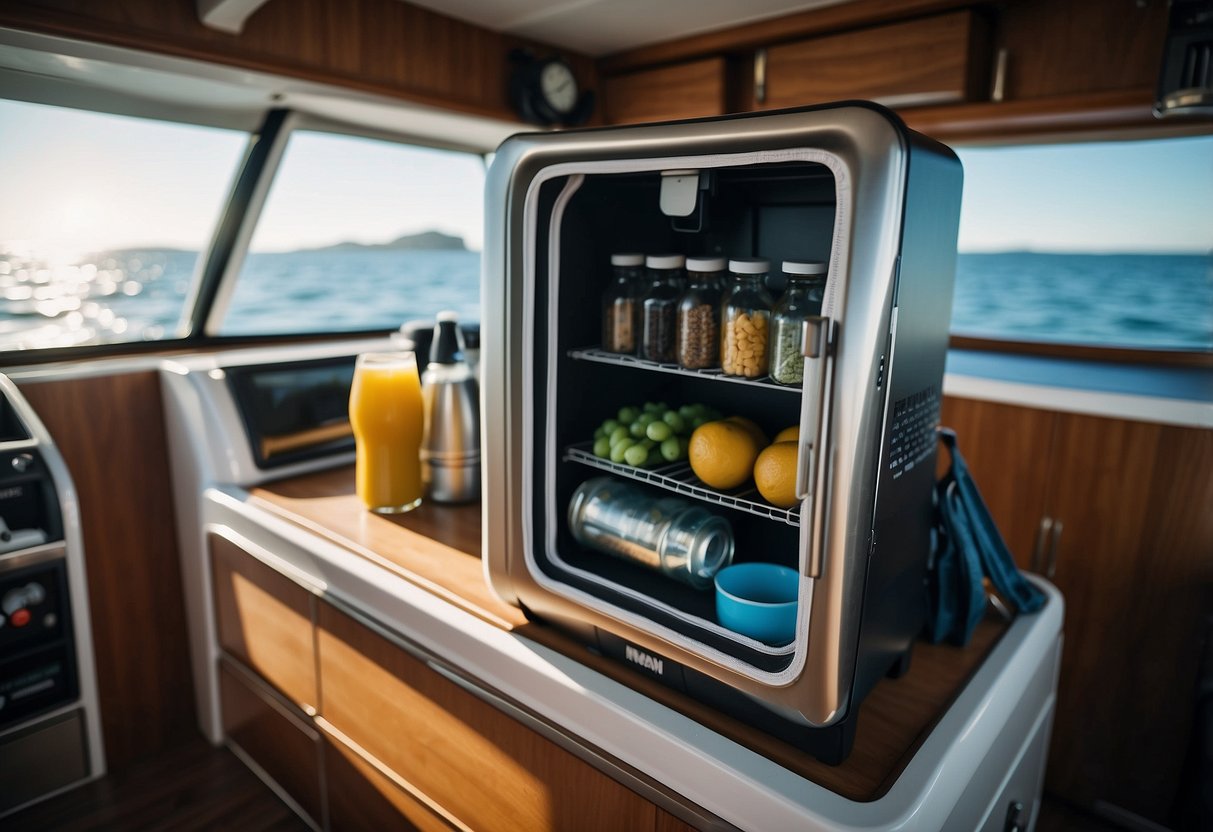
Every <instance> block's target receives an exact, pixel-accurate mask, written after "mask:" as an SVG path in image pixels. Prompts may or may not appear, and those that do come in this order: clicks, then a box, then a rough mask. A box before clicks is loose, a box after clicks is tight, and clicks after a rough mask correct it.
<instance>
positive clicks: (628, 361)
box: [569, 347, 801, 396]
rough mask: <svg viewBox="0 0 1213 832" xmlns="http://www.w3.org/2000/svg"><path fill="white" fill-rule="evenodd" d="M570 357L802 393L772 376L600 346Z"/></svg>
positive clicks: (797, 388)
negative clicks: (690, 365)
mask: <svg viewBox="0 0 1213 832" xmlns="http://www.w3.org/2000/svg"><path fill="white" fill-rule="evenodd" d="M569 358H572V359H575V360H577V361H594V362H597V363H599V364H615V365H618V366H620V367H635V368H637V369H641V370H653V371H654V372H658V373H673V374H674V375H678V376H692V377H696V378H710V379H715V380H716V381H727V382H730V383H732V384H745V385H748V386H750V387H766V388H768V389H771V388H773V389H775V390H787V391H789V392H791V393H795V394H796V395H798V396H799V395H800V393H801V389H800V387H798V386H797V387H789V386H788V385H784V384H776V383H775V381H774V380H773V379H772V378H771V377H770V376H763V377H762V378H741V377H739V376H726V375H725V374H724V372H723V371H722V370H720V369H719V368H717V369H714V370H687V369H684V368H682V367H679V366H678V365H677V364H659V363H658V362H656V361H646V360H644V359H643V358H637V357H636V356H634V355H620V354H619V353H614V352H607V351H606V350H604V349H600V348H598V347H586V348H584V349H578V350H569Z"/></svg>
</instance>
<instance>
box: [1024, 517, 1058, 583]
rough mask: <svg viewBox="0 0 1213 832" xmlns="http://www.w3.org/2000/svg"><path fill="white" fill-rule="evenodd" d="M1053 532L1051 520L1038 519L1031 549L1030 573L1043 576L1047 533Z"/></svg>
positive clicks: (1049, 518)
mask: <svg viewBox="0 0 1213 832" xmlns="http://www.w3.org/2000/svg"><path fill="white" fill-rule="evenodd" d="M1052 530H1053V518H1052V517H1042V518H1040V525H1039V526H1037V527H1036V544H1035V545H1034V546H1033V547H1032V559H1031V560H1030V561H1029V562H1030V563H1031V564H1032V571H1033V572H1035V573H1036V574H1037V575H1043V574H1044V553H1045V541H1046V540H1048V538H1049V532H1050V531H1052Z"/></svg>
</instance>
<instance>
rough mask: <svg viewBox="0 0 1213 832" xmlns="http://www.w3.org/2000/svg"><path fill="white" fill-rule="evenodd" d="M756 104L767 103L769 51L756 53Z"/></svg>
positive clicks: (757, 51)
mask: <svg viewBox="0 0 1213 832" xmlns="http://www.w3.org/2000/svg"><path fill="white" fill-rule="evenodd" d="M754 103H755V104H766V103H767V50H765V49H758V50H756V51H755V52H754Z"/></svg>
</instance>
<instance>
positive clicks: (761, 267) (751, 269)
mask: <svg viewBox="0 0 1213 832" xmlns="http://www.w3.org/2000/svg"><path fill="white" fill-rule="evenodd" d="M770 270H771V261H770V260H768V259H766V258H765V257H738V258H737V259H736V260H730V261H729V271H731V272H735V273H737V274H766V273H767V272H769V271H770Z"/></svg>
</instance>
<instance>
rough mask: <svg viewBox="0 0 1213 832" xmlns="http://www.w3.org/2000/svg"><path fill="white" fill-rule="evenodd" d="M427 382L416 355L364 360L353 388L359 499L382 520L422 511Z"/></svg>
mask: <svg viewBox="0 0 1213 832" xmlns="http://www.w3.org/2000/svg"><path fill="white" fill-rule="evenodd" d="M424 420H425V416H424V411H423V409H422V403H421V377H420V376H419V375H418V373H417V357H416V355H414V354H413V353H412V352H372V353H363V354H362V355H360V356H358V361H357V363H356V364H355V365H354V384H353V386H352V387H351V388H350V425H351V426H352V427H353V429H354V445H355V463H354V467H355V480H356V483H357V491H358V496H359V497H361V498H362V502H363V503H365V504H366V507H367V508H369V509H370V510H371V511H373V512H376V513H378V514H400V513H402V512H406V511H411V510H412V509H415V508H416V507H417V506H419V505H421V489H422V485H421V457H420V453H421V434H422V430H423V428H424Z"/></svg>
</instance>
